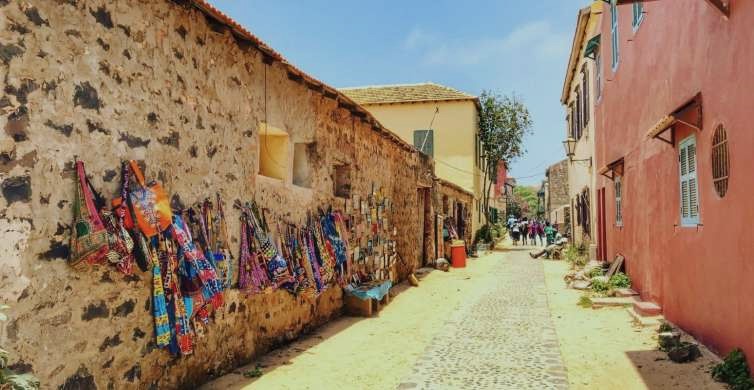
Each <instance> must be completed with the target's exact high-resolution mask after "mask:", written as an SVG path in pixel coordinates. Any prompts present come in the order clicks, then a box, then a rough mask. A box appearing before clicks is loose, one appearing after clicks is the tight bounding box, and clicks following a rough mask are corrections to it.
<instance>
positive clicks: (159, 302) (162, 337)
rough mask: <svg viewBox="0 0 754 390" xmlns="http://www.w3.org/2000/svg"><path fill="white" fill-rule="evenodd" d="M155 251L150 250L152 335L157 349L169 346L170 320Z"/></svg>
mask: <svg viewBox="0 0 754 390" xmlns="http://www.w3.org/2000/svg"><path fill="white" fill-rule="evenodd" d="M155 252H156V251H155V250H152V251H151V252H150V253H151V258H152V315H153V316H154V333H155V340H156V342H157V346H158V347H167V346H168V345H170V337H171V333H170V320H169V318H168V309H167V303H166V301H165V290H164V288H163V282H162V273H161V270H160V262H159V260H158V258H157V254H156V253H155Z"/></svg>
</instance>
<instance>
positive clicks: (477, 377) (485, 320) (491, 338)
mask: <svg viewBox="0 0 754 390" xmlns="http://www.w3.org/2000/svg"><path fill="white" fill-rule="evenodd" d="M522 249H523V248H522ZM499 257H500V259H499V263H498V264H497V265H496V266H495V267H494V269H493V271H492V272H495V273H497V274H498V275H499V277H498V281H497V283H495V284H491V285H490V286H489V288H488V289H485V290H484V291H482V292H481V293H479V294H477V295H475V296H469V297H468V300H467V301H466V302H465V303H464V304H462V305H461V306H460V307H459V308H458V309H457V310H456V312H455V313H454V314H453V316H451V318H450V319H449V320H448V321H446V322H445V323H444V324H442V325H441V329H440V330H439V331H438V333H437V335H436V336H435V337H434V338H433V340H432V342H431V343H430V345H429V346H428V347H427V349H426V350H425V351H424V354H423V356H422V357H421V358H420V359H419V360H418V361H417V363H416V364H415V366H414V370H413V374H411V375H409V376H408V377H407V378H405V379H404V380H403V382H402V383H401V384H400V385H399V386H398V388H399V389H537V390H539V389H566V388H568V377H567V373H566V369H565V366H564V365H563V361H562V359H561V355H560V346H559V344H558V338H557V335H556V332H555V327H554V325H553V321H552V319H551V317H550V310H549V307H548V303H547V292H546V287H545V279H544V273H543V270H542V263H541V262H540V261H533V260H532V259H531V258H530V257H529V256H528V255H527V253H526V252H525V251H523V250H519V251H511V252H507V253H506V254H499Z"/></svg>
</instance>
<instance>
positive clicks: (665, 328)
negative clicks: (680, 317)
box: [657, 321, 673, 333]
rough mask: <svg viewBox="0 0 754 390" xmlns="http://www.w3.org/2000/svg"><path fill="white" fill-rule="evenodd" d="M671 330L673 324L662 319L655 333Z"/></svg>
mask: <svg viewBox="0 0 754 390" xmlns="http://www.w3.org/2000/svg"><path fill="white" fill-rule="evenodd" d="M672 331H673V325H670V324H669V323H667V322H665V321H663V322H662V323H661V324H660V328H659V329H657V333H665V332H672Z"/></svg>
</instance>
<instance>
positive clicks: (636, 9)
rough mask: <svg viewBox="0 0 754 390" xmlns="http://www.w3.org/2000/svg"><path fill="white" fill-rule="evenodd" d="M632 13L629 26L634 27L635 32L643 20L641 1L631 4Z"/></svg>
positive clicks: (642, 4)
mask: <svg viewBox="0 0 754 390" xmlns="http://www.w3.org/2000/svg"><path fill="white" fill-rule="evenodd" d="M632 13H633V15H632V16H633V17H632V19H631V26H632V27H633V29H634V32H636V31H637V30H638V29H639V26H641V22H643V21H644V3H641V2H635V3H633V4H632Z"/></svg>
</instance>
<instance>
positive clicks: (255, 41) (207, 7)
mask: <svg viewBox="0 0 754 390" xmlns="http://www.w3.org/2000/svg"><path fill="white" fill-rule="evenodd" d="M189 4H192V5H193V6H194V7H196V8H197V9H198V10H200V11H201V12H203V13H204V14H205V15H206V16H208V17H210V18H212V19H214V20H215V21H217V22H219V23H220V24H223V25H226V26H227V27H228V28H229V29H230V30H231V33H232V34H233V35H234V36H235V37H236V38H237V39H241V40H243V41H246V42H247V43H249V44H250V45H251V46H253V47H255V48H256V49H257V50H259V51H260V52H262V53H263V56H264V61H265V62H266V63H272V62H275V61H277V62H279V63H280V64H282V65H283V66H284V67H285V68H286V69H287V71H288V78H289V79H291V80H294V81H297V82H300V83H303V84H304V85H306V86H307V87H308V88H309V89H311V90H313V91H316V92H319V93H321V94H323V95H325V96H327V97H330V98H333V99H336V100H337V102H338V106H339V107H343V108H345V109H347V110H350V111H351V113H352V114H353V115H355V116H358V117H360V118H362V119H361V120H362V121H363V122H367V123H369V124H371V125H372V128H373V129H374V130H375V131H377V132H379V133H380V134H381V135H382V136H383V137H386V138H389V139H390V140H391V141H393V142H394V143H396V144H397V145H398V146H400V147H401V148H403V149H405V150H409V151H412V152H416V148H414V147H413V146H412V145H411V144H409V143H407V142H406V141H404V140H402V139H401V138H400V137H398V136H397V135H396V134H395V133H393V132H392V131H390V130H389V129H387V128H385V127H384V126H382V124H381V123H380V122H379V121H378V120H377V118H375V117H374V116H373V115H372V114H370V113H369V111H367V110H366V109H365V108H363V107H361V105H360V104H359V103H358V102H355V101H354V100H352V99H351V98H349V97H348V96H347V95H346V94H345V93H342V92H340V91H338V90H337V89H335V88H333V87H331V86H329V85H327V84H325V83H323V82H322V81H319V80H317V79H316V78H314V77H312V76H310V75H308V74H307V73H305V72H304V71H302V70H301V69H299V68H297V67H296V66H295V65H293V64H291V63H290V62H288V60H286V59H285V58H284V57H283V56H282V55H280V53H278V52H277V51H275V50H274V49H272V48H271V47H269V46H268V45H267V44H266V43H264V42H262V40H261V39H259V38H258V37H257V36H256V35H254V34H252V33H251V32H250V31H249V30H247V29H246V28H245V27H244V26H242V25H240V24H239V23H238V22H236V21H235V20H233V19H232V18H231V17H230V16H228V15H226V14H224V13H223V12H222V11H220V10H219V9H217V8H215V7H214V6H213V5H212V4H210V3H209V1H207V0H189Z"/></svg>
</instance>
